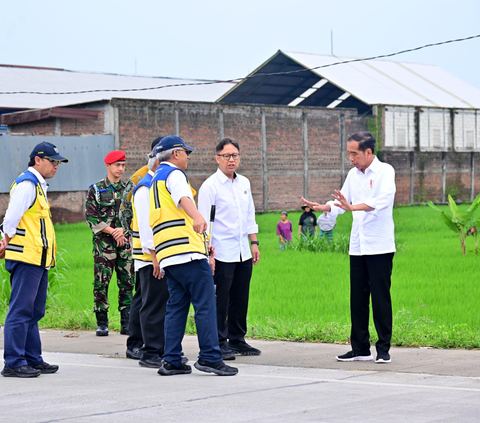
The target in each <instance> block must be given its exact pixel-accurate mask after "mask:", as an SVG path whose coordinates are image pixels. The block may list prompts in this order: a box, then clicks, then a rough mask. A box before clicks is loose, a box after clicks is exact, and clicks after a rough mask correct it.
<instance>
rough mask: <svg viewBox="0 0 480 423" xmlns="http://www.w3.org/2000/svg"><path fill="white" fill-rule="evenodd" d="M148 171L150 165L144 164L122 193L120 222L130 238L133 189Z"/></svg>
mask: <svg viewBox="0 0 480 423" xmlns="http://www.w3.org/2000/svg"><path fill="white" fill-rule="evenodd" d="M147 173H148V166H143V167H142V168H140V169H138V170H137V171H136V172H135V173H134V174H133V175H132V176H131V177H130V179H129V180H128V182H127V185H126V186H125V189H124V190H123V195H122V206H121V207H120V222H121V224H122V226H123V229H124V231H125V236H126V237H127V238H130V237H131V236H132V220H133V210H132V197H133V190H134V188H135V187H136V186H137V184H138V183H139V182H140V181H141V180H142V178H143V177H144V176H145V175H146V174H147Z"/></svg>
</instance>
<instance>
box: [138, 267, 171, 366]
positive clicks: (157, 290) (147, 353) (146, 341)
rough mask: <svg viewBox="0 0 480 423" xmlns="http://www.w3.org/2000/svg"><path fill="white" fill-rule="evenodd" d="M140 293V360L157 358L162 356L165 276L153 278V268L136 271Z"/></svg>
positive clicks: (165, 296) (165, 302)
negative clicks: (141, 341)
mask: <svg viewBox="0 0 480 423" xmlns="http://www.w3.org/2000/svg"><path fill="white" fill-rule="evenodd" d="M138 275H139V277H140V286H141V291H142V308H141V309H140V327H141V329H142V338H143V348H142V358H143V359H149V358H158V357H162V356H163V354H164V346H165V313H166V309H167V301H168V297H169V295H168V286H167V281H166V278H165V276H164V277H163V278H162V279H157V278H156V277H154V276H153V266H146V267H142V268H141V269H139V271H138Z"/></svg>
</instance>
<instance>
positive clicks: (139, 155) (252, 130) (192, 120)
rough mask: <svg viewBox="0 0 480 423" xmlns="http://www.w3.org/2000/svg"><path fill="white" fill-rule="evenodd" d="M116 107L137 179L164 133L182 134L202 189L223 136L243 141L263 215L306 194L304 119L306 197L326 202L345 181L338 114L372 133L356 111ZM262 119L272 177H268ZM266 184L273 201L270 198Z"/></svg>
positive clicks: (245, 168) (193, 177)
mask: <svg viewBox="0 0 480 423" xmlns="http://www.w3.org/2000/svg"><path fill="white" fill-rule="evenodd" d="M112 105H113V106H114V107H116V108H118V111H119V112H118V119H119V141H120V148H121V149H123V150H125V151H126V152H127V162H128V163H127V172H126V175H127V176H129V175H131V174H132V173H133V172H134V171H135V170H136V169H137V168H139V167H141V166H143V165H144V164H145V163H146V158H145V155H146V154H147V152H148V149H149V148H150V143H151V141H153V139H155V138H156V137H158V136H165V135H172V134H176V133H177V130H178V135H179V136H180V137H182V139H183V140H184V141H185V142H186V143H187V144H188V145H191V146H192V147H195V148H197V151H196V152H195V153H194V154H193V155H192V156H191V159H190V162H189V167H188V175H189V178H190V181H191V183H192V185H193V186H194V188H196V189H197V190H198V188H199V187H200V186H201V184H202V183H203V181H204V180H205V179H206V178H207V177H208V176H210V175H211V174H212V173H213V172H215V171H216V168H217V166H216V162H215V157H214V155H215V146H216V144H217V143H218V141H219V140H220V139H221V138H222V136H223V137H231V138H234V139H236V140H237V141H238V142H239V143H240V148H241V162H240V166H239V173H241V174H243V175H245V176H247V177H248V178H249V179H250V181H251V184H252V193H253V198H254V202H255V205H256V208H257V210H258V211H263V210H266V209H268V210H279V209H294V208H298V207H300V206H301V204H302V203H301V201H300V198H301V197H302V196H303V195H304V154H303V145H304V136H303V130H304V129H303V128H304V126H303V125H304V124H303V119H304V118H303V116H304V114H305V115H306V121H307V133H308V141H307V142H308V152H307V160H308V178H309V180H310V183H309V186H308V194H309V195H310V196H311V198H314V199H318V200H319V201H323V200H324V199H327V198H328V196H329V195H330V193H331V190H332V189H337V188H339V187H340V184H341V172H340V170H339V165H340V160H341V159H342V157H343V154H341V152H340V147H339V139H340V128H339V122H340V114H345V115H346V119H345V122H346V124H345V125H346V126H348V128H349V130H351V129H353V128H355V130H360V129H363V130H364V129H365V128H366V119H365V118H362V117H359V116H358V115H357V114H356V111H355V110H342V111H340V110H332V109H319V108H303V109H292V108H287V107H276V106H258V105H251V106H250V105H225V104H221V105H220V104H211V103H177V102H154V101H142V100H124V99H115V100H113V101H112ZM262 114H263V115H264V122H265V128H264V134H265V140H264V143H265V149H266V168H267V174H266V175H264V174H263V172H262V159H263V155H262ZM264 186H265V187H266V189H267V190H268V200H267V201H265V199H264Z"/></svg>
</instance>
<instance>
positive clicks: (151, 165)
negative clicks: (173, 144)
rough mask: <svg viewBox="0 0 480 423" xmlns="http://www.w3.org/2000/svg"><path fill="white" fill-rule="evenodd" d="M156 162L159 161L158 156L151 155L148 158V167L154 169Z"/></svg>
mask: <svg viewBox="0 0 480 423" xmlns="http://www.w3.org/2000/svg"><path fill="white" fill-rule="evenodd" d="M155 163H157V158H156V157H149V158H148V169H149V170H151V171H153V168H154V167H155Z"/></svg>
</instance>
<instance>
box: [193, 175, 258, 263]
mask: <svg viewBox="0 0 480 423" xmlns="http://www.w3.org/2000/svg"><path fill="white" fill-rule="evenodd" d="M212 205H215V206H216V214H215V223H214V225H213V227H214V228H213V237H212V245H213V246H214V247H215V258H216V259H218V260H220V261H223V262H227V263H233V262H237V261H240V260H243V261H245V260H248V259H250V258H252V253H251V251H250V246H249V243H248V235H250V234H256V233H258V225H257V223H256V222H255V206H254V204H253V198H252V192H251V188H250V181H249V180H248V179H247V178H245V177H244V176H242V175H239V174H238V173H237V174H235V178H234V179H233V182H232V180H231V179H229V178H228V176H226V175H225V174H224V173H223V172H222V171H221V170H220V169H218V170H217V172H216V173H214V174H213V175H212V176H210V177H209V178H208V179H207V180H206V181H205V182H204V183H203V185H202V186H201V188H200V191H199V193H198V211H199V212H200V213H201V214H202V216H203V218H204V219H205V220H206V221H207V223H208V222H209V221H210V209H211V206H212Z"/></svg>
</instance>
